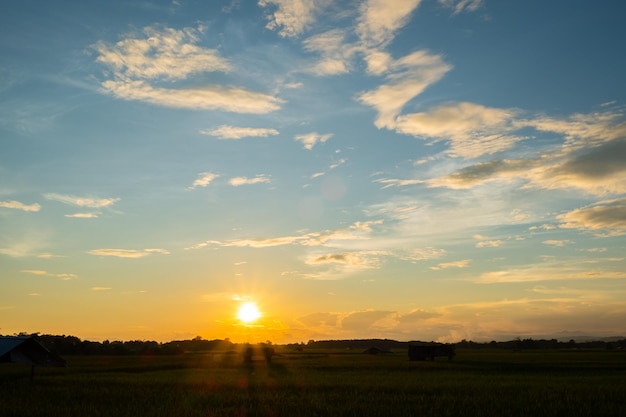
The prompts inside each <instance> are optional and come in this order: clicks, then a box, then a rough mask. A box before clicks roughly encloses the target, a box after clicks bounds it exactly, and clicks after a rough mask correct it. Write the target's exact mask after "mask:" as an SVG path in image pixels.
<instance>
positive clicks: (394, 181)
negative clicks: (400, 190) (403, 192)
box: [374, 178, 426, 189]
mask: <svg viewBox="0 0 626 417" xmlns="http://www.w3.org/2000/svg"><path fill="white" fill-rule="evenodd" d="M374 182H376V183H379V184H384V185H383V189H385V188H390V187H406V186H410V185H418V184H424V183H425V182H426V181H425V180H418V179H405V180H402V179H398V178H379V179H377V180H374Z"/></svg>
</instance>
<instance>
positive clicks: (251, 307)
mask: <svg viewBox="0 0 626 417" xmlns="http://www.w3.org/2000/svg"><path fill="white" fill-rule="evenodd" d="M259 317H261V312H260V311H259V308H258V307H257V306H256V304H255V303H254V302H252V301H248V302H245V303H243V304H242V305H241V306H239V310H238V311H237V318H238V319H239V320H241V321H242V322H243V323H252V322H253V321H255V320H256V319H258V318H259Z"/></svg>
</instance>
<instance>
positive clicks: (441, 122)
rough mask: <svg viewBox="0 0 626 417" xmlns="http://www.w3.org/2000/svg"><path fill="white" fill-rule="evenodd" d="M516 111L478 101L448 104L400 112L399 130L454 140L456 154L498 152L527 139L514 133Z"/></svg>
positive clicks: (435, 138) (465, 156) (453, 145)
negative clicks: (480, 103)
mask: <svg viewBox="0 0 626 417" xmlns="http://www.w3.org/2000/svg"><path fill="white" fill-rule="evenodd" d="M515 115H516V112H515V111H513V110H504V109H497V108H489V107H485V106H481V105H478V104H474V103H453V104H445V105H441V106H438V107H435V108H432V109H430V110H428V111H427V112H422V113H413V114H406V115H402V116H399V117H398V119H397V121H396V127H395V129H396V131H397V132H399V133H403V134H407V135H412V136H415V137H420V138H429V139H432V140H434V141H439V140H447V141H450V144H451V146H450V150H449V151H448V153H449V154H450V155H451V156H454V157H463V158H476V157H478V156H481V155H485V154H494V153H497V152H501V151H503V150H506V149H510V148H512V147H513V145H514V144H515V143H516V142H518V141H520V140H522V139H524V137H523V136H519V135H515V134H512V131H513V130H515V129H516V127H515V126H513V125H512V122H513V121H514V120H515V118H514V117H515Z"/></svg>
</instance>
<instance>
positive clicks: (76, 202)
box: [43, 193, 120, 208]
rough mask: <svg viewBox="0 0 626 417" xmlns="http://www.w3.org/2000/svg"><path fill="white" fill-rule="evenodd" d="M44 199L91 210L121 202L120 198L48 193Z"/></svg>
mask: <svg viewBox="0 0 626 417" xmlns="http://www.w3.org/2000/svg"><path fill="white" fill-rule="evenodd" d="M43 197H44V198H45V199H46V200H51V201H57V202H59V203H63V204H68V205H71V206H78V207H89V208H105V207H110V206H112V205H113V204H115V203H117V202H118V201H120V199H119V198H97V197H78V196H75V195H69V194H56V193H47V194H44V195H43Z"/></svg>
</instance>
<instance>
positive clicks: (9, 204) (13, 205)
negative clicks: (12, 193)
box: [0, 200, 41, 212]
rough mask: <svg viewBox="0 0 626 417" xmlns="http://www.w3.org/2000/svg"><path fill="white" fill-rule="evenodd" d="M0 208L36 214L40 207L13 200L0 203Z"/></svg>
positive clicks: (36, 204) (35, 204)
mask: <svg viewBox="0 0 626 417" xmlns="http://www.w3.org/2000/svg"><path fill="white" fill-rule="evenodd" d="M0 207H4V208H9V209H13V210H21V211H30V212H38V211H39V210H41V205H39V204H38V203H33V204H24V203H21V202H19V201H15V200H11V201H0Z"/></svg>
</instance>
